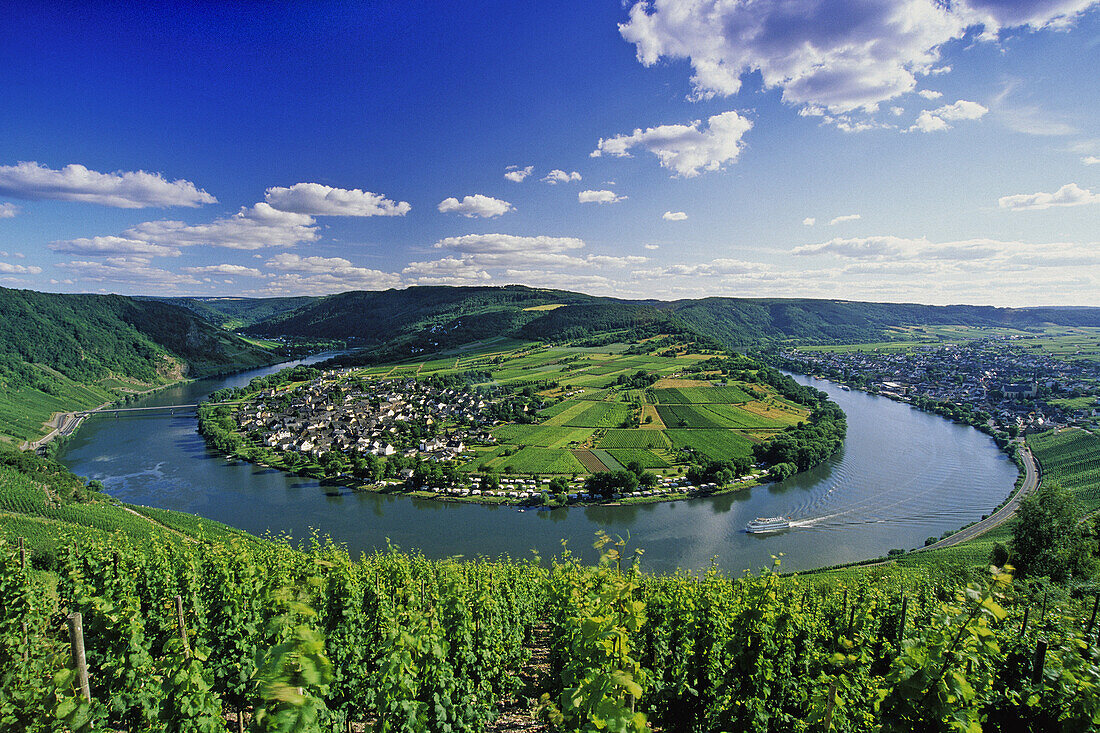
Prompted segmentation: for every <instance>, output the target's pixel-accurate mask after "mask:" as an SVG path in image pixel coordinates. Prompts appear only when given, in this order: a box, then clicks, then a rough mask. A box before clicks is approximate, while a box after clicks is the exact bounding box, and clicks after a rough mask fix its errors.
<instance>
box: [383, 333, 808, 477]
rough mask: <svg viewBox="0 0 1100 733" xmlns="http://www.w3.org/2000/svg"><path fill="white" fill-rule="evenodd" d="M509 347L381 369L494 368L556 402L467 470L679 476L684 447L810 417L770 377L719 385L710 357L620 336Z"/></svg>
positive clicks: (711, 455)
mask: <svg viewBox="0 0 1100 733" xmlns="http://www.w3.org/2000/svg"><path fill="white" fill-rule="evenodd" d="M502 346H504V347H505V348H501V349H499V350H495V349H492V348H490V345H489V344H485V345H483V346H482V347H481V350H480V352H479V353H477V354H476V355H467V354H462V353H457V354H455V355H454V356H453V357H449V358H445V359H440V358H435V359H432V360H429V361H425V362H424V363H422V364H418V363H410V364H402V365H400V366H398V367H390V370H389V371H386V372H382V373H381V375H383V376H389V377H394V376H412V375H416V376H419V377H420V378H424V377H427V376H430V375H432V374H438V375H441V376H442V375H447V374H455V373H460V372H464V371H469V370H471V369H476V370H480V371H484V372H487V373H488V375H489V377H490V378H489V379H488V381H486V382H485V384H497V385H511V386H514V387H516V388H522V387H525V386H526V385H533V386H534V387H535V388H537V390H538V394H539V395H541V396H543V397H544V398H545V399H547V400H549V401H550V404H548V405H546V406H545V407H543V408H542V409H540V410H539V411H538V412H537V413H535V415H534V417H535V419H536V420H537V422H535V423H533V424H504V425H498V426H496V427H494V428H492V431H491V432H492V435H493V437H494V438H495V439H496V440H497V441H499V444H498V445H497V446H494V447H491V448H479V449H478V450H477V452H476V454H475V455H474V457H473V458H471V459H469V460H468V461H467V463H466V464H465V467H466V468H467V469H468V470H479V471H486V470H489V471H502V472H505V473H507V472H515V473H517V474H551V475H552V474H563V475H572V474H574V473H588V472H592V471H604V470H608V469H610V470H617V469H619V468H620V467H622V466H624V465H625V464H627V463H631V462H636V463H637V464H639V465H640V466H642V467H643V468H645V469H647V470H653V471H657V472H658V473H664V474H666V475H668V474H676V473H679V472H681V471H683V467H684V466H685V465H686V464H685V454H683V453H681V452H680V451H682V450H685V449H687V450H691V451H694V452H695V453H696V454H697V455H698V456H702V457H704V458H705V459H709V460H728V459H731V458H736V457H744V456H749V455H751V452H752V447H753V446H754V445H756V444H758V443H760V442H762V441H763V440H766V439H768V438H769V437H771V436H772V435H774V434H775V433H776V432H778V431H780V430H782V429H783V428H785V427H787V426H790V425H794V424H796V423H798V422H800V421H802V420H805V419H806V417H807V416H808V411H807V410H806V409H805V408H802V407H800V406H798V405H795V404H793V403H791V402H789V401H787V400H784V399H782V398H781V397H780V396H779V395H778V394H777V393H776V392H775V391H774V390H773V389H771V388H770V387H767V386H765V385H762V384H749V385H746V384H743V383H738V382H729V383H727V382H725V381H722V382H719V383H717V384H716V383H715V379H714V378H713V376H712V377H711V378H708V375H707V374H705V373H701V372H700V371H699V370H698V368H697V367H695V365H696V364H697V363H698V362H699V361H701V360H703V359H705V358H707V357H705V356H704V355H699V354H681V355H679V356H654V355H638V354H632V355H631V354H623V353H621V352H622V350H623V349H624V348H625V347H623V346H622V345H616V344H613V345H610V346H608V347H599V348H577V347H553V348H540V347H537V346H533V345H531V344H515V343H504V344H502ZM508 347H510V348H508ZM638 372H642V373H644V374H646V375H649V379H650V380H651V382H652V383H651V384H650V386H648V387H645V386H644V384H643V385H638V384H637V383H634V384H631V383H630V382H629V380H630V379H631V378H633V377H635V376H636V375H637V374H638ZM374 373H375V374H379V372H378V371H375V372H374ZM505 454H508V455H505Z"/></svg>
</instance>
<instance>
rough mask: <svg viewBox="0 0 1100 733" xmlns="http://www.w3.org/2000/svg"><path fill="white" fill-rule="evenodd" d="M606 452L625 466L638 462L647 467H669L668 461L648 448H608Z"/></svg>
mask: <svg viewBox="0 0 1100 733" xmlns="http://www.w3.org/2000/svg"><path fill="white" fill-rule="evenodd" d="M605 452H606V453H608V454H610V455H611V457H612V458H614V459H615V460H616V461H618V462H619V463H621V464H623V465H624V466H625V465H627V464H629V463H631V462H636V463H637V464H638V465H639V466H641V467H642V468H645V469H651V468H668V461H666V460H665V459H663V458H661V457H660V456H659V455H657V454H656V453H654V452H653V451H651V450H649V449H647V448H608V449H607V450H606V451H605Z"/></svg>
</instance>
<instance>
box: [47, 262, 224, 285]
mask: <svg viewBox="0 0 1100 733" xmlns="http://www.w3.org/2000/svg"><path fill="white" fill-rule="evenodd" d="M57 267H59V268H61V269H63V270H68V271H69V272H71V273H73V275H74V278H75V279H76V280H77V281H78V282H82V283H83V282H97V283H120V284H127V285H131V286H136V287H141V288H167V289H170V290H172V291H174V292H178V288H180V287H181V286H195V285H201V284H202V282H201V281H200V280H198V279H196V278H195V277H193V276H191V275H186V274H181V273H178V272H171V271H170V270H163V269H161V268H158V267H153V266H152V265H150V264H149V258H148V257H138V256H134V257H125V256H123V257H107V258H104V259H101V260H95V261H92V260H74V261H73V262H64V263H60V264H58V265H57Z"/></svg>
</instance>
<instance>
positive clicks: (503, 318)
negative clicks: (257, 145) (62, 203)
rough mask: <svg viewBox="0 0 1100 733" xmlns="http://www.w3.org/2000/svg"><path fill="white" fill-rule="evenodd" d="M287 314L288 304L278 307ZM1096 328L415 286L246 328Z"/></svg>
mask: <svg viewBox="0 0 1100 733" xmlns="http://www.w3.org/2000/svg"><path fill="white" fill-rule="evenodd" d="M281 305H282V306H285V305H286V304H285V303H283V304H281ZM1048 324H1054V325H1066V326H1100V308H994V307H991V306H930V305H919V304H895V303H860V302H854V301H843V300H815V299H808V298H792V299H787V298H703V299H699V300H678V301H671V302H665V301H656V300H644V301H636V300H635V301H631V300H620V299H616V298H600V297H594V296H589V295H584V294H581V293H572V292H568V291H562V290H547V289H537V288H528V287H524V286H520V285H512V286H507V287H473V288H459V287H442V286H439V287H413V288H408V289H406V290H386V291H382V292H348V293H341V294H339V295H331V296H327V297H323V298H317V299H312V300H306V301H305V303H304V304H302V305H300V306H298V307H296V308H294V309H293V310H288V311H284V312H282V313H279V314H277V315H275V316H273V317H271V318H267V319H265V320H261V321H259V322H257V323H255V324H254V325H252V326H250V327H249V328H248V329H246V330H247V331H248V332H251V333H255V334H257V335H266V336H280V335H283V336H297V337H309V336H312V337H324V338H356V339H360V340H362V341H364V342H366V343H380V342H395V341H396V342H400V343H402V344H403V345H405V346H410V345H412V346H415V347H416V348H431V347H433V346H435V347H445V346H448V345H454V344H457V343H463V342H466V341H471V340H475V339H479V338H485V337H488V336H501V335H503V336H513V337H516V338H542V339H567V338H568V339H576V338H583V337H585V336H588V335H594V334H597V333H606V332H608V331H616V330H620V331H634V332H636V333H639V334H643V335H644V334H646V333H650V332H653V331H665V332H669V331H671V332H678V331H679V332H684V331H690V332H693V333H696V334H698V335H701V336H705V337H709V338H711V339H714V340H716V341H719V342H721V343H723V344H726V345H729V346H736V347H745V346H757V345H760V344H762V343H767V342H769V341H781V340H785V339H792V338H795V339H799V340H803V341H813V342H831V343H836V342H855V341H873V340H878V339H881V338H883V337H884V336H885V335H886V333H887V331H888V330H889V329H891V328H897V327H901V326H918V325H964V326H990V327H992V326H1007V327H1013V328H1037V327H1041V326H1044V325H1048Z"/></svg>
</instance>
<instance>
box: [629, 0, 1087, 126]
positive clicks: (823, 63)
mask: <svg viewBox="0 0 1100 733" xmlns="http://www.w3.org/2000/svg"><path fill="white" fill-rule="evenodd" d="M1094 4H1095V0H1045V1H1043V2H1022V1H1017V2H1005V1H1004V0H965V1H960V2H951V3H948V2H942V1H941V0H883V1H882V2H866V1H865V0H834V1H832V2H804V3H793V2H778V1H772V2H768V1H765V0H761V1H759V2H739V1H737V0H641V1H640V2H637V3H635V4H634V5H633V6H632V7H631V9H630V20H629V21H628V22H627V23H624V24H621V25H620V26H619V32H620V33H621V34H622V36H623V38H625V39H626V40H627V41H629V42H630V43H633V44H634V45H635V46H636V51H637V57H638V60H639V61H640V62H641V63H642V64H644V65H645V66H652V65H654V64H656V63H657V62H658V61H659V60H660V59H661V58H662V57H664V58H669V59H688V60H689V62H690V63H691V66H692V68H693V70H694V75H693V76H692V78H691V83H692V86H693V89H694V92H693V96H694V98H696V99H705V98H709V97H712V96H714V95H730V94H736V93H737V92H738V91H740V89H741V79H742V76H743V75H746V74H751V73H753V72H759V73H760V76H761V78H762V81H763V85H764V87H765V88H775V89H782V92H783V100H784V101H785V102H787V103H788V104H791V105H794V106H802V105H814V106H818V107H823V108H826V109H828V110H829V111H830V112H832V113H834V114H837V113H845V112H851V111H854V110H857V109H859V110H864V111H866V112H874V111H875V110H876V109H877V107H878V105H879V104H880V103H882V102H885V101H887V100H890V99H893V98H895V97H897V96H899V95H902V94H905V93H907V92H910V91H912V90H913V89H914V88H915V87H916V83H917V77H919V76H926V75H929V74H934V73H937V72H939V69H937V68H936V65H937V63H938V62H939V60H940V47H941V46H942V45H943V44H945V43H947V42H948V41H951V40H953V39H958V38H962V37H963V36H964V35H965V34H966V33H967V31H968V29H972V28H975V27H976V26H979V25H980V26H982V30H983V31H984V33H982V34H981V35H980V36H978V37H979V38H980V39H982V40H992V39H995V38H996V37H997V33H998V31H1000V30H1001V29H1003V28H1007V27H1018V26H1027V27H1028V28H1031V29H1036V28H1041V27H1045V26H1047V25H1058V26H1065V25H1067V24H1069V23H1071V22H1072V21H1073V20H1074V18H1075V17H1076V15H1077V14H1078V13H1080V12H1082V11H1083V10H1085V9H1086V8H1089V7H1091V6H1093V5H1094Z"/></svg>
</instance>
